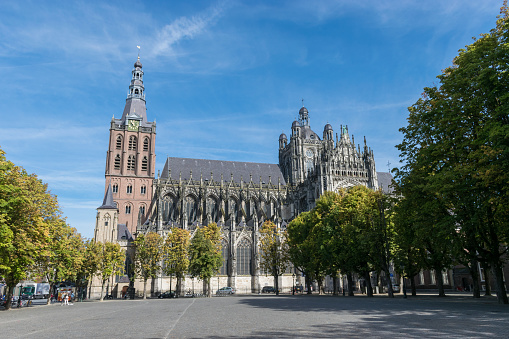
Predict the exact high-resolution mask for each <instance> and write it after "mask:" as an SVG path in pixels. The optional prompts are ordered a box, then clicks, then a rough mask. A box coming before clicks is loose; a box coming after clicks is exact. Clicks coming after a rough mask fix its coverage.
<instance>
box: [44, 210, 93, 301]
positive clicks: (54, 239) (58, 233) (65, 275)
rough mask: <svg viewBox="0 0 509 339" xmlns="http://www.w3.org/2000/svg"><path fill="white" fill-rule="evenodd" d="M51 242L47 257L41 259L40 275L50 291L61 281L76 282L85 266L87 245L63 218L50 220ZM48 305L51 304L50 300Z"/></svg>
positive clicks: (48, 246) (48, 244) (49, 242)
mask: <svg viewBox="0 0 509 339" xmlns="http://www.w3.org/2000/svg"><path fill="white" fill-rule="evenodd" d="M48 224H49V226H50V227H49V241H48V243H47V251H46V256H40V257H39V263H38V265H37V266H38V269H39V272H38V275H41V276H42V277H43V278H44V279H45V280H46V281H47V282H48V283H49V284H50V291H53V288H54V286H55V284H56V283H58V282H60V281H66V280H67V281H76V280H77V278H78V274H79V272H80V270H81V267H82V266H83V265H84V264H85V258H84V250H85V244H84V240H83V238H82V237H81V235H80V234H79V233H78V232H77V231H76V229H75V228H72V227H70V226H69V225H67V224H66V222H65V220H64V219H63V218H61V217H55V218H52V220H51V221H50V220H48ZM47 303H48V304H49V303H50V299H49V298H48V300H47Z"/></svg>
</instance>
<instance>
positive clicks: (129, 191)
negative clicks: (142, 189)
mask: <svg viewBox="0 0 509 339" xmlns="http://www.w3.org/2000/svg"><path fill="white" fill-rule="evenodd" d="M126 192H127V194H131V193H133V185H130V184H129V185H127V189H126Z"/></svg>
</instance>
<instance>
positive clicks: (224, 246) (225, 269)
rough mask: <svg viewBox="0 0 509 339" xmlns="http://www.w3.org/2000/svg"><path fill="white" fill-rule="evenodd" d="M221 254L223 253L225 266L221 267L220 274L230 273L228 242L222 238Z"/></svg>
mask: <svg viewBox="0 0 509 339" xmlns="http://www.w3.org/2000/svg"><path fill="white" fill-rule="evenodd" d="M221 254H222V255H223V266H221V268H220V269H219V275H228V243H227V242H226V241H224V240H221Z"/></svg>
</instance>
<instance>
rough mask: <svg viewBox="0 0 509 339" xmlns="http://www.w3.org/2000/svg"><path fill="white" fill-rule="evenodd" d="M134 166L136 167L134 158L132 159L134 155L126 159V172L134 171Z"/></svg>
mask: <svg viewBox="0 0 509 339" xmlns="http://www.w3.org/2000/svg"><path fill="white" fill-rule="evenodd" d="M135 165H136V158H135V157H134V155H130V156H129V158H127V170H128V171H134V167H135Z"/></svg>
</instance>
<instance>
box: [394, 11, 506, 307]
mask: <svg viewBox="0 0 509 339" xmlns="http://www.w3.org/2000/svg"><path fill="white" fill-rule="evenodd" d="M501 14H502V15H501V17H499V18H498V20H497V24H496V27H495V28H494V29H492V30H491V31H490V32H489V33H487V34H482V35H481V36H480V38H478V39H474V40H475V41H474V43H472V44H471V45H468V46H466V48H465V49H462V50H460V52H459V55H458V56H457V57H456V58H455V59H454V63H453V65H452V66H451V67H448V68H446V69H445V70H443V71H442V74H440V75H439V76H438V77H437V78H438V79H439V83H438V84H437V85H435V86H433V87H427V88H425V89H424V92H423V94H422V98H421V99H419V100H418V101H417V102H416V103H415V104H414V105H413V106H412V107H410V108H409V112H410V115H409V117H408V125H407V126H406V127H404V128H402V129H401V130H400V131H401V132H402V133H403V136H404V139H403V142H402V143H401V144H399V145H398V146H397V148H398V150H399V151H400V157H401V162H402V163H403V165H402V166H401V168H400V169H397V170H395V171H394V172H395V178H396V181H397V184H398V185H397V193H398V194H399V195H400V196H401V197H402V199H401V201H399V202H398V205H397V207H396V212H397V213H396V216H397V224H399V225H401V227H399V233H398V237H399V239H400V240H401V241H400V242H399V245H400V246H401V248H402V249H403V250H405V251H407V253H408V256H407V258H406V262H405V267H406V274H408V275H412V274H414V273H415V269H416V265H415V258H417V257H425V258H426V261H427V265H428V266H429V267H432V268H434V269H435V270H437V271H439V270H440V269H442V268H445V267H448V266H450V265H451V264H453V263H454V262H460V263H462V264H464V265H465V266H466V267H468V269H469V270H470V274H471V276H472V277H473V282H474V295H475V297H479V295H480V288H479V270H478V267H479V265H478V264H479V263H480V264H481V266H482V267H484V272H485V273H486V274H487V275H489V273H490V270H491V272H492V273H493V275H494V280H495V281H496V286H497V297H498V299H499V302H500V303H505V304H507V303H508V299H507V294H506V290H505V284H504V277H503V271H502V268H503V266H504V264H505V262H506V259H507V245H508V241H509V222H508V220H509V218H508V217H509V47H508V46H509V19H508V14H509V11H508V8H507V2H506V1H504V5H503V6H502V8H501ZM423 251H424V252H425V254H426V255H425V256H423V255H422V254H423ZM439 283H441V279H439ZM486 287H487V288H489V284H486Z"/></svg>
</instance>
